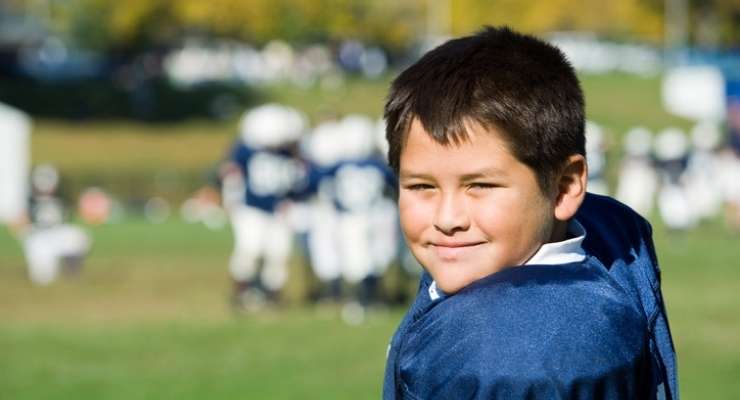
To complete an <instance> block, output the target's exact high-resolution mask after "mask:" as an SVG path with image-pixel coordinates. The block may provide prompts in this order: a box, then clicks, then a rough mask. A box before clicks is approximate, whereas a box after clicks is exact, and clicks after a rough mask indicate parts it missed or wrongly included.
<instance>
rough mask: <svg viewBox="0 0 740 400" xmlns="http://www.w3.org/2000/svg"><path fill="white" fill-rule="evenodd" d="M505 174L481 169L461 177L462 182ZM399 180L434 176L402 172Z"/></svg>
mask: <svg viewBox="0 0 740 400" xmlns="http://www.w3.org/2000/svg"><path fill="white" fill-rule="evenodd" d="M505 174H506V172H504V171H503V170H501V169H498V168H493V167H489V168H484V169H481V170H479V171H474V172H471V173H469V174H465V175H462V176H461V177H460V180H462V181H472V180H475V179H480V178H491V177H496V176H501V175H505ZM398 178H399V179H424V180H432V179H433V177H432V175H429V174H424V173H420V172H414V171H404V170H401V171H400V172H399V174H398Z"/></svg>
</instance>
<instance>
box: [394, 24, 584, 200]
mask: <svg viewBox="0 0 740 400" xmlns="http://www.w3.org/2000/svg"><path fill="white" fill-rule="evenodd" d="M414 118H417V119H418V120H419V121H420V122H421V124H422V125H423V126H424V129H425V130H426V131H427V132H429V134H430V136H431V137H432V138H433V139H434V140H436V141H437V142H439V143H441V144H450V143H451V142H452V143H459V142H460V141H464V140H467V133H466V129H465V123H466V121H470V120H472V121H475V122H477V123H479V124H481V125H482V126H483V127H485V128H487V129H496V130H497V131H498V132H501V134H502V135H503V136H504V137H503V139H504V140H505V141H506V142H507V143H508V145H509V150H510V151H511V152H512V154H513V155H514V156H515V157H516V158H517V159H518V160H519V161H521V162H522V163H524V164H525V165H527V166H529V167H530V168H532V170H533V171H534V172H535V174H536V175H537V178H538V183H539V186H540V189H542V190H543V192H548V191H549V190H550V189H551V185H552V184H553V178H554V177H555V176H556V175H557V173H559V170H560V168H561V167H562V165H563V163H564V162H565V160H566V159H567V158H568V157H569V156H571V155H573V154H582V155H584V156H585V154H586V150H585V137H584V103H583V93H582V91H581V87H580V84H579V82H578V78H577V77H576V74H575V72H574V70H573V68H572V67H571V65H570V63H568V61H567V60H566V58H565V56H564V55H563V53H562V52H561V51H560V50H558V49H557V48H556V47H554V46H552V45H550V44H548V43H546V42H544V41H542V40H540V39H537V38H535V37H532V36H529V35H524V34H520V33H516V32H513V31H511V30H510V29H509V28H506V27H503V28H494V27H486V28H484V29H483V30H482V31H480V32H478V33H477V34H475V35H472V36H467V37H462V38H459V39H453V40H450V41H448V42H446V43H444V44H442V45H441V46H439V47H437V48H435V49H433V50H431V51H429V52H428V53H426V54H425V55H424V56H423V57H422V58H421V59H420V60H419V61H417V62H416V63H415V64H413V65H411V66H410V67H408V68H407V69H406V70H404V71H403V72H402V73H401V74H400V75H399V76H398V77H397V78H396V79H395V80H394V81H393V84H392V85H391V89H390V93H389V95H388V100H387V102H386V105H385V119H386V124H387V125H386V138H387V139H388V144H389V150H388V160H389V163H390V165H391V168H392V169H393V170H394V171H395V172H396V174H398V172H399V168H400V157H401V152H402V151H403V146H404V142H405V138H406V136H407V134H408V130H409V128H410V126H411V121H412V120H413V119H414Z"/></svg>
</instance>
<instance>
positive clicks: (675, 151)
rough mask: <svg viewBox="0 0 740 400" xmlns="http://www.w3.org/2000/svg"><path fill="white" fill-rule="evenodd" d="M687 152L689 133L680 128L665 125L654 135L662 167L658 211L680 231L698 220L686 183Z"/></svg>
mask: <svg viewBox="0 0 740 400" xmlns="http://www.w3.org/2000/svg"><path fill="white" fill-rule="evenodd" d="M688 152H689V147H688V140H687V139H686V135H685V134H684V133H683V131H681V130H680V129H678V128H666V129H664V130H663V131H661V132H660V133H659V134H658V136H657V137H656V139H655V156H656V159H657V163H658V169H659V171H660V189H659V191H658V211H659V212H660V216H661V218H662V219H663V222H664V223H665V224H666V226H667V227H668V228H670V229H673V230H677V231H681V230H686V229H688V228H691V227H693V226H694V225H695V223H696V215H695V214H694V210H692V209H691V206H690V204H689V199H688V191H687V188H686V186H685V184H684V171H685V169H686V164H687V160H688ZM690 190H693V189H690Z"/></svg>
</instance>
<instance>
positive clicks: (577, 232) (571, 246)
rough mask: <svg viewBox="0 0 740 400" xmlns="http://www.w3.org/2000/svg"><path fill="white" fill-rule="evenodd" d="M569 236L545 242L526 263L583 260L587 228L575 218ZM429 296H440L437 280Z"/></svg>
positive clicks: (436, 297) (571, 222)
mask: <svg viewBox="0 0 740 400" xmlns="http://www.w3.org/2000/svg"><path fill="white" fill-rule="evenodd" d="M568 236H570V238H568V239H565V240H563V241H560V242H553V243H545V244H543V245H542V246H540V248H539V250H537V252H536V253H534V255H533V256H532V257H531V258H530V259H529V260H528V261H527V262H525V263H524V265H557V264H568V263H574V262H580V261H583V260H584V259H585V258H586V252H585V251H584V250H583V246H582V245H583V239H585V238H586V229H584V228H583V225H581V224H580V223H579V222H578V221H576V220H575V219H572V220H570V222H568ZM429 297H430V298H431V299H432V300H437V299H438V298H440V294H439V290H438V289H437V282H436V281H432V284H431V285H429Z"/></svg>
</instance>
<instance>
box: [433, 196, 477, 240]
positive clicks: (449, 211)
mask: <svg viewBox="0 0 740 400" xmlns="http://www.w3.org/2000/svg"><path fill="white" fill-rule="evenodd" d="M434 227H435V228H436V229H437V230H438V231H440V232H442V233H444V234H445V235H452V234H454V233H455V232H457V231H466V230H467V229H468V228H469V227H470V219H469V218H468V213H467V211H466V207H465V204H464V199H460V198H458V197H457V196H456V195H455V194H454V193H450V194H445V195H442V196H440V199H439V203H438V204H437V212H436V214H435V216H434Z"/></svg>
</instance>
